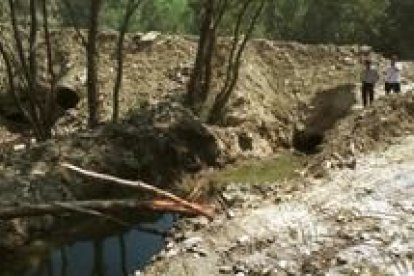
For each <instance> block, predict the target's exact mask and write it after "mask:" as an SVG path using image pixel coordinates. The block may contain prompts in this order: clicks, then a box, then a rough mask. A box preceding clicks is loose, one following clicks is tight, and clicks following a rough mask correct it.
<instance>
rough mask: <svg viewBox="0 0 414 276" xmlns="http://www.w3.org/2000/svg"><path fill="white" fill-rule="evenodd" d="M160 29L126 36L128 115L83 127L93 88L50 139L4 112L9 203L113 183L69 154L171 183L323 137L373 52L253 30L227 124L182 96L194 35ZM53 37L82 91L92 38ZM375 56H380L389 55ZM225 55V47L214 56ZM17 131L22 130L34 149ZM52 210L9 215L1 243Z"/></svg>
mask: <svg viewBox="0 0 414 276" xmlns="http://www.w3.org/2000/svg"><path fill="white" fill-rule="evenodd" d="M155 37H156V38H155V39H153V40H151V41H146V39H144V38H145V35H143V34H133V35H129V36H128V37H127V41H126V51H125V55H126V59H125V81H124V86H123V90H122V93H121V98H120V100H121V103H120V106H121V115H122V118H123V122H122V123H120V124H119V125H115V126H114V125H104V126H101V127H100V128H98V129H97V130H96V131H93V132H89V131H85V130H83V129H84V128H85V125H86V121H87V120H86V118H87V117H86V116H87V110H86V99H85V98H81V99H80V102H79V104H78V105H77V106H76V107H75V108H70V109H68V110H66V112H65V114H64V115H63V116H62V117H61V118H60V119H59V121H58V123H57V125H56V128H55V133H56V137H55V138H54V139H53V140H51V141H49V142H48V143H45V144H33V143H31V142H30V139H26V138H21V136H19V134H18V133H16V132H13V131H12V130H15V129H12V128H8V126H10V123H12V124H13V123H16V122H13V121H12V122H10V120H8V119H7V118H2V120H3V121H4V122H5V124H4V126H2V127H1V132H0V135H1V137H0V140H1V142H0V144H1V148H0V150H1V153H2V155H1V167H0V175H1V177H2V179H3V181H2V183H1V184H0V191H1V192H0V194H1V198H2V200H1V203H0V205H1V206H10V205H16V204H19V203H20V202H33V203H36V202H44V201H53V200H58V199H65V200H66V199H68V200H70V199H81V198H88V197H96V196H97V195H99V197H106V196H108V195H111V196H112V195H113V194H114V190H113V189H110V188H108V187H107V186H102V188H99V189H98V188H96V186H93V185H89V184H88V183H89V182H86V181H85V180H84V179H81V178H78V177H75V176H72V175H69V176H68V174H67V173H65V172H63V171H62V170H61V168H59V163H60V162H61V161H68V162H72V163H74V164H76V165H80V166H82V167H85V168H88V169H94V170H97V171H100V172H107V173H111V174H114V175H117V176H119V177H124V178H129V179H143V180H146V181H148V182H150V183H154V184H159V185H164V186H167V187H169V188H171V189H174V185H173V184H174V182H176V181H179V180H180V178H181V176H182V175H185V174H188V173H193V172H196V171H199V170H201V169H203V168H206V167H209V166H219V165H223V164H226V163H229V162H233V161H235V160H237V159H240V158H251V157H266V156H270V155H272V154H274V153H276V152H278V151H280V150H283V149H288V148H295V147H296V148H297V149H299V150H301V151H303V152H307V151H309V150H312V149H313V148H314V147H315V146H318V145H319V144H320V143H321V142H324V141H325V132H327V131H333V133H334V129H336V126H337V125H338V122H339V121H340V120H342V119H343V118H344V117H346V116H347V115H348V114H350V113H351V111H352V106H353V103H354V102H355V94H354V92H355V83H356V82H358V77H357V76H358V62H359V58H360V56H361V55H363V54H365V53H366V52H367V48H366V47H359V46H344V47H338V46H333V45H313V46H310V45H302V44H297V43H288V42H275V41H267V40H255V41H252V42H251V43H250V44H249V47H248V48H247V51H246V55H245V57H244V63H243V66H242V68H241V75H240V81H239V83H238V85H237V87H236V90H235V93H234V96H233V97H232V99H231V102H230V105H229V108H228V110H227V112H226V115H225V117H224V118H223V120H222V124H221V125H220V126H207V125H205V124H203V123H202V122H200V121H199V120H198V119H197V118H195V117H194V116H193V115H192V114H191V112H190V111H189V110H188V109H186V108H184V107H183V104H182V99H183V95H184V93H185V89H186V82H187V80H188V77H189V72H190V71H191V66H192V62H193V59H194V56H195V51H196V41H195V40H194V39H193V38H187V37H178V36H165V35H159V36H155ZM114 38H116V34H115V33H102V34H100V38H99V43H100V50H101V53H100V54H101V55H100V67H99V76H100V91H101V102H102V109H101V115H102V118H103V119H105V120H107V119H109V118H110V115H111V110H112V108H111V95H112V87H113V79H114V68H115V59H114V55H113V53H114V49H115V48H114V47H115V45H114V41H115V39H114ZM53 39H54V40H56V41H59V42H60V43H56V44H54V45H56V47H58V52H59V53H61V56H62V57H64V58H62V63H64V65H62V66H64V67H65V68H67V70H68V72H70V74H68V78H67V79H66V81H67V82H69V83H75V84H76V86H79V87H80V90H79V93H80V94H82V93H85V86H84V84H85V83H84V82H85V79H86V78H85V60H84V54H83V53H84V49H83V48H82V46H81V44H80V42H79V39H77V37H76V34H75V33H74V32H72V31H68V30H62V31H57V32H55V33H54V34H53ZM62 41H64V42H65V43H62ZM222 43H223V42H222ZM221 47H223V48H225V47H224V46H221ZM374 56H375V58H376V59H377V60H378V61H379V62H380V63H381V64H383V63H384V59H383V58H381V57H380V56H378V55H374ZM220 59H221V57H220V51H219V53H218V55H217V61H218V63H219V62H220ZM0 68H1V69H2V70H3V69H4V68H2V67H1V65H0ZM1 87H2V91H1V93H3V94H4V93H6V91H7V89H6V86H5V83H4V82H3V83H2V86H1ZM408 98H409V97H408V96H407V99H408ZM401 101H403V100H401ZM333 103H334V104H333ZM1 104H2V103H0V105H1ZM383 105H388V101H383ZM407 106H408V105H407ZM378 108H382V105H379V107H378ZM0 110H1V108H0ZM372 110H375V107H373V109H372ZM401 110H406V109H398V108H395V109H394V108H393V112H396V114H399V112H401ZM372 112H374V111H372ZM325 114H327V115H329V116H325ZM0 117H1V114H0ZM373 119H375V118H373ZM403 120H408V117H406V116H404V117H403ZM6 122H7V124H6ZM349 122H350V124H351V123H352V120H350V121H349ZM408 122H409V121H407V123H408ZM320 132H323V133H320ZM332 135H334V134H332ZM16 139H17V140H16ZM19 139H20V140H19ZM21 139H25V143H26V144H27V145H26V149H24V145H21V144H22V141H21ZM311 142H312V143H311ZM16 144H17V145H16ZM309 144H311V146H309ZM27 147H29V148H30V149H27ZM116 192H119V191H116ZM121 194H122V193H121ZM45 220H47V221H46V223H45V222H44V221H43V222H40V223H39V221H32V220H15V221H13V222H10V223H7V224H2V226H1V229H0V232H1V233H8V234H10V236H7V235H6V234H4V235H3V234H2V235H1V237H2V239H1V242H0V245H4V246H6V247H10V246H11V247H13V246H14V245H16V244H24V243H25V242H26V241H27V240H28V239H30V237H31V234H32V233H35V232H39V231H44V230H45V227H46V229H47V228H48V227H50V226H51V225H52V223H50V220H49V218H47V219H45ZM3 237H4V238H3Z"/></svg>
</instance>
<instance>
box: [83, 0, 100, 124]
mask: <svg viewBox="0 0 414 276" xmlns="http://www.w3.org/2000/svg"><path fill="white" fill-rule="evenodd" d="M101 6H102V0H90V21H89V26H88V41H87V45H86V56H87V88H88V111H89V120H88V124H89V126H90V127H95V126H97V125H98V123H99V90H98V89H99V88H98V49H97V36H98V27H99V14H100V10H101Z"/></svg>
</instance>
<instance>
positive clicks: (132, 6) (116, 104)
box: [112, 0, 142, 122]
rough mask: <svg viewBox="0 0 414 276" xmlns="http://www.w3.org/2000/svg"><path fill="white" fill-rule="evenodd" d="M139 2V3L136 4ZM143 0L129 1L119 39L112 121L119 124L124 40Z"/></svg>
mask: <svg viewBox="0 0 414 276" xmlns="http://www.w3.org/2000/svg"><path fill="white" fill-rule="evenodd" d="M135 1H137V2H135ZM141 2H142V1H141V0H128V3H127V6H126V9H125V15H124V18H123V22H122V24H121V26H120V28H119V37H118V42H117V46H116V59H117V70H116V78H115V85H114V93H113V113H112V121H113V122H117V121H118V119H119V93H120V90H121V87H122V78H123V73H124V40H125V34H126V32H127V31H128V26H129V22H130V19H131V17H132V15H133V14H134V13H135V11H136V10H137V8H138V7H139V5H140V4H141Z"/></svg>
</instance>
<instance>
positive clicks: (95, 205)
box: [0, 199, 198, 220]
mask: <svg viewBox="0 0 414 276" xmlns="http://www.w3.org/2000/svg"><path fill="white" fill-rule="evenodd" d="M125 209H130V210H135V211H138V210H139V211H152V212H170V213H180V214H184V215H190V216H193V215H198V212H195V211H194V210H192V209H188V208H185V207H183V206H182V205H177V204H176V203H175V202H171V201H165V200H150V201H138V200H132V199H125V200H90V201H71V202H51V203H45V204H23V205H20V206H17V207H6V208H0V219H1V220H10V219H15V218H22V217H35V216H43V215H60V214H64V213H68V212H75V213H79V210H95V211H100V212H109V211H112V212H113V211H120V210H125Z"/></svg>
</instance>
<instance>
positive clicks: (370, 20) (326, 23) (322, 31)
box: [0, 0, 414, 56]
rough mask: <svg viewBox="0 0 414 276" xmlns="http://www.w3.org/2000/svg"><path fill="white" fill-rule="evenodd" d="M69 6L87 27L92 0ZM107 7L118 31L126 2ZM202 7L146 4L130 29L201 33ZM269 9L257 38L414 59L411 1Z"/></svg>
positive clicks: (292, 2) (301, 1)
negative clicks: (366, 48) (354, 47)
mask: <svg viewBox="0 0 414 276" xmlns="http://www.w3.org/2000/svg"><path fill="white" fill-rule="evenodd" d="M252 1H254V0H252ZM3 2H6V1H1V3H0V18H3V20H4V17H5V14H7V9H5V8H4V4H3ZM17 2H18V3H24V2H25V1H23V0H17ZM62 2H63V0H54V1H51V3H58V6H59V16H60V21H61V23H62V24H63V25H65V26H70V25H72V23H73V22H72V21H71V20H70V13H69V12H68V11H67V9H66V8H65V6H64V5H63V4H62ZM69 2H70V3H71V6H72V7H73V11H74V15H75V17H76V18H75V19H76V22H77V23H78V25H79V26H80V27H86V26H87V23H88V18H89V2H90V0H69ZM104 2H105V8H104V12H103V13H102V18H101V23H102V26H101V28H103V29H115V30H116V29H118V27H119V22H120V21H121V19H122V16H123V15H124V11H125V5H126V0H105V1H104ZM201 3H202V1H201V0H143V3H142V6H141V7H140V9H139V10H138V12H137V13H136V14H135V15H134V16H133V18H132V20H131V26H130V28H129V29H130V31H144V32H145V31H150V30H158V31H161V32H166V33H189V34H197V33H198V32H199V28H200V26H199V25H200V24H199V23H200V20H199V15H200V6H201ZM266 5H267V6H266V8H265V11H264V13H263V15H262V18H261V22H260V24H258V26H257V28H256V36H260V37H267V38H272V39H281V40H297V41H301V42H306V43H340V44H343V43H346V44H349V43H352V44H353V43H358V44H370V45H373V46H375V47H376V48H378V49H381V50H384V51H386V52H393V53H397V54H398V53H401V54H404V55H405V56H410V55H411V56H414V54H413V53H412V52H414V51H413V49H414V47H413V46H414V29H413V28H414V24H412V23H411V22H412V15H413V14H414V1H413V0H343V1H333V0H269V1H268V3H267V4H266ZM20 6H22V5H20ZM23 6H24V5H23ZM232 14H235V13H234V12H233V13H232V12H230V13H228V15H227V16H226V18H224V19H223V22H225V24H223V27H222V30H221V33H222V34H229V30H226V26H231V25H232V23H234V21H235V20H236V18H235V16H232Z"/></svg>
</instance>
